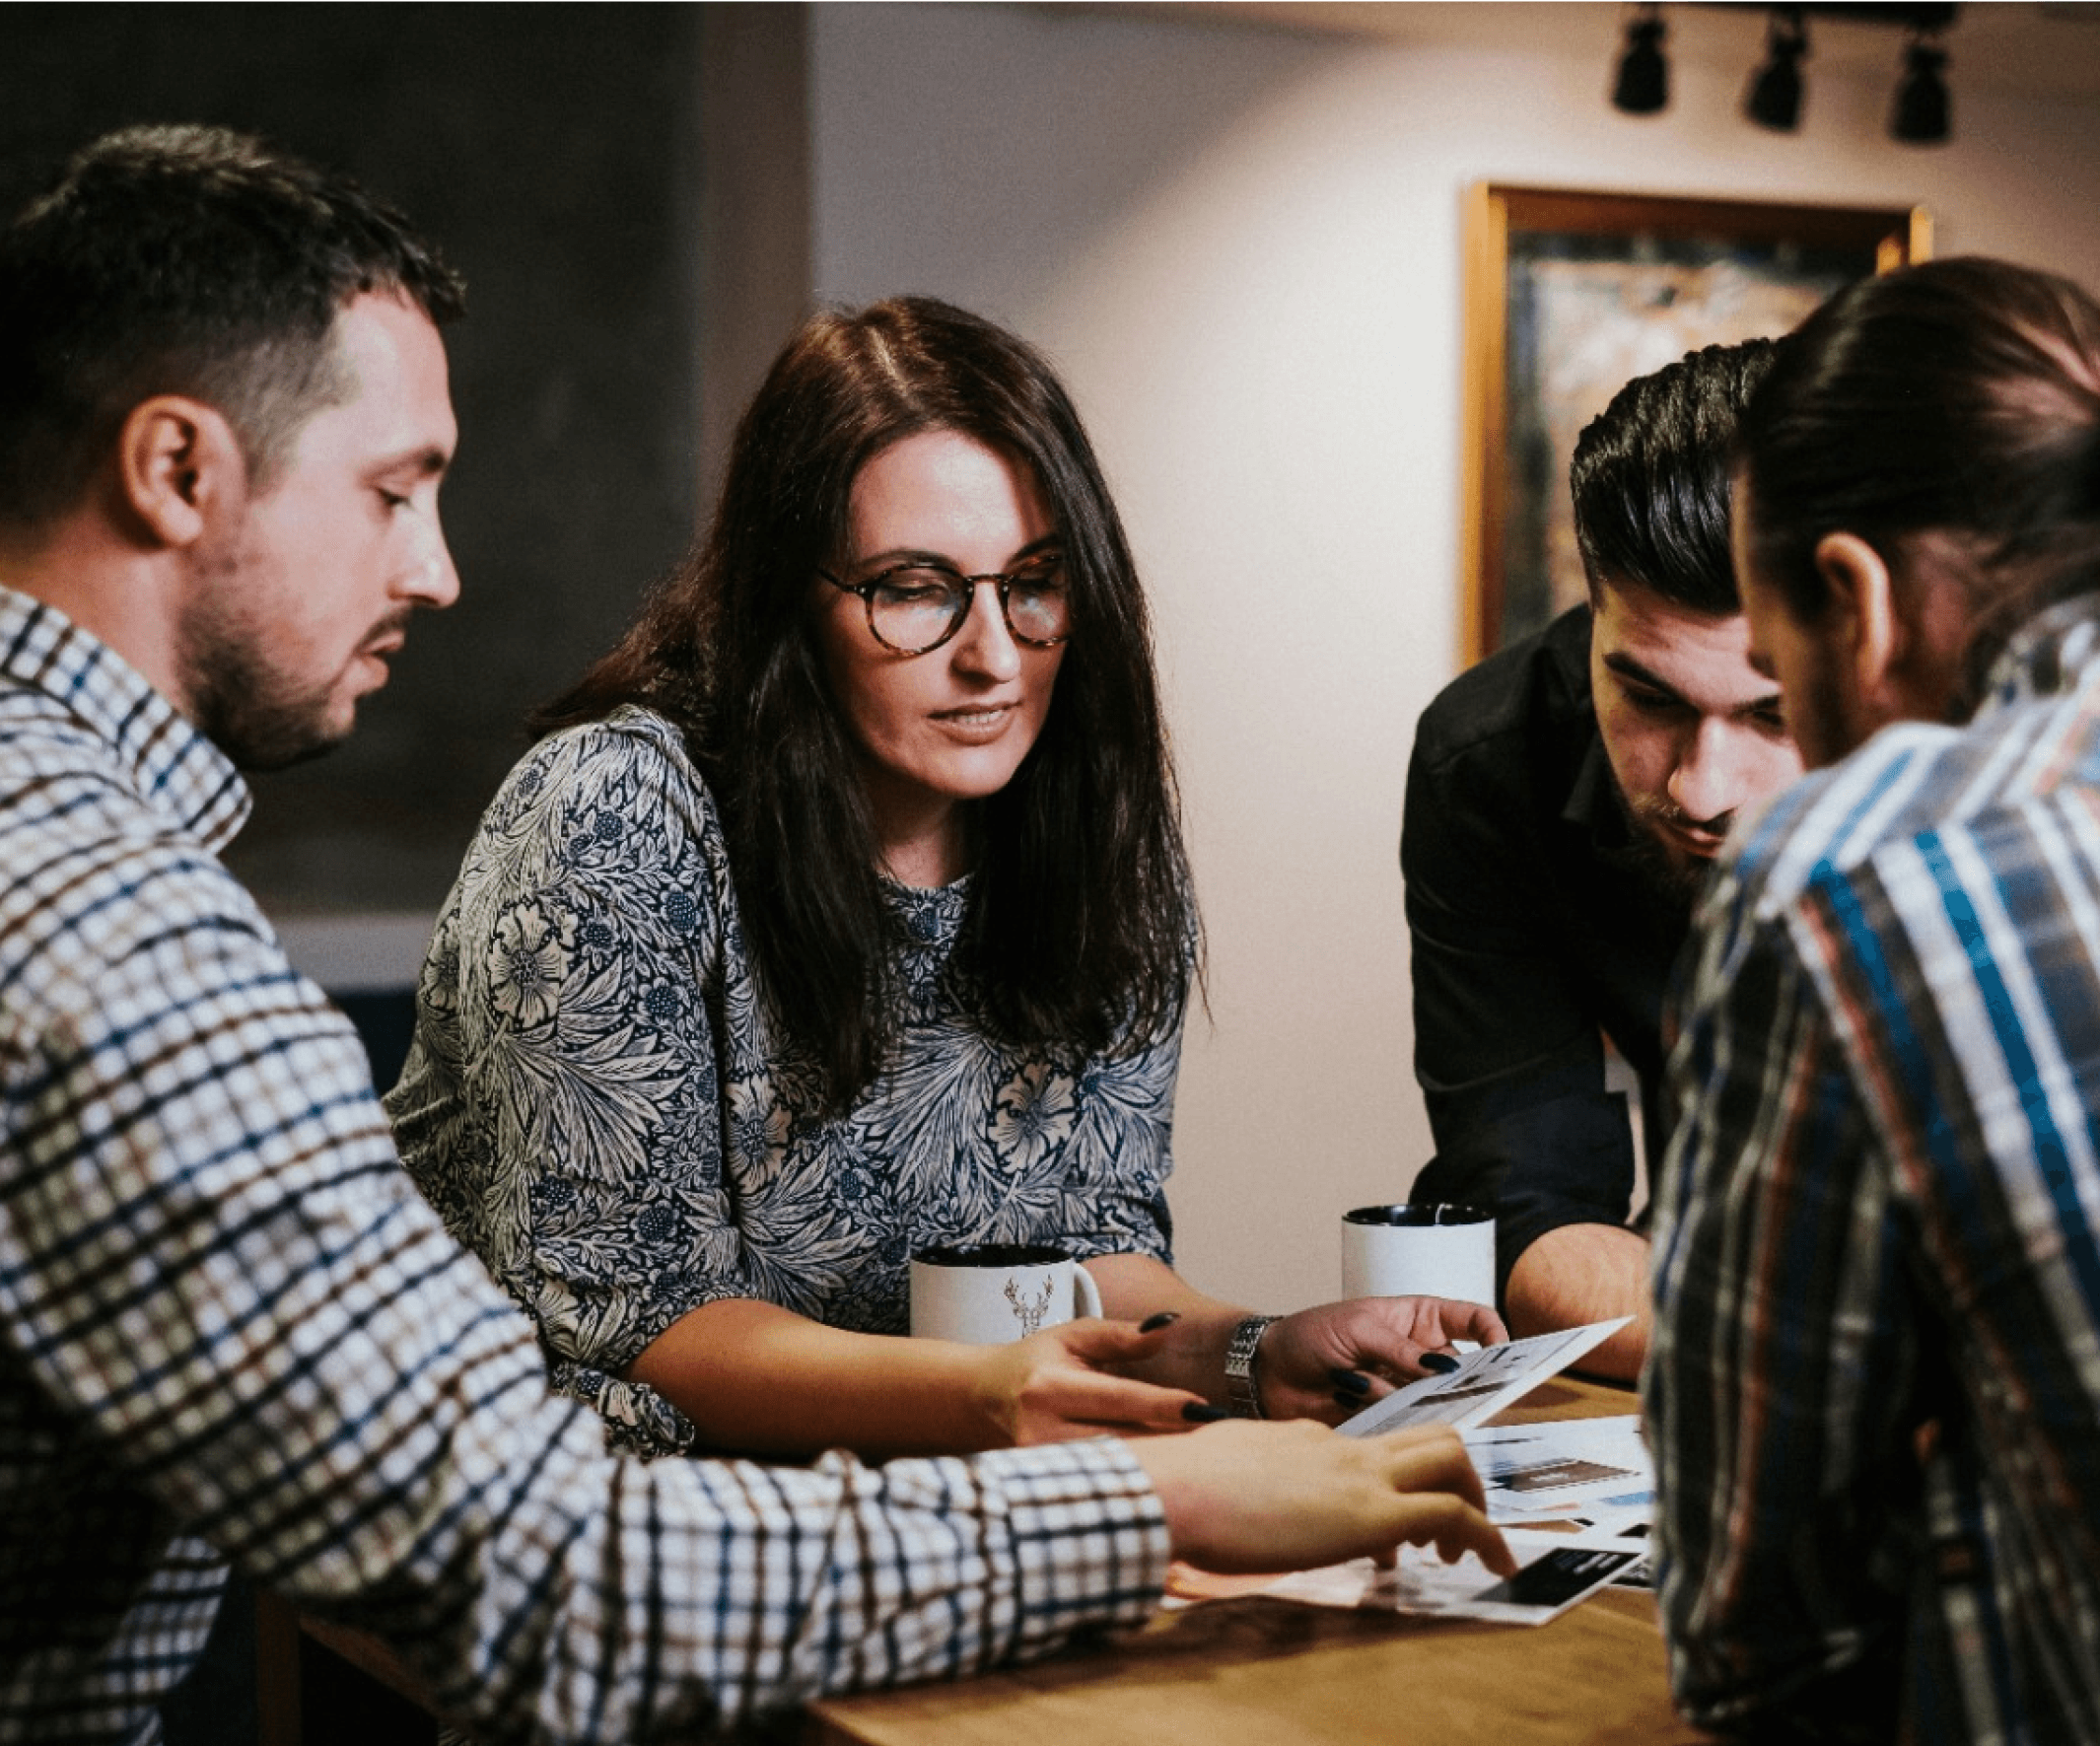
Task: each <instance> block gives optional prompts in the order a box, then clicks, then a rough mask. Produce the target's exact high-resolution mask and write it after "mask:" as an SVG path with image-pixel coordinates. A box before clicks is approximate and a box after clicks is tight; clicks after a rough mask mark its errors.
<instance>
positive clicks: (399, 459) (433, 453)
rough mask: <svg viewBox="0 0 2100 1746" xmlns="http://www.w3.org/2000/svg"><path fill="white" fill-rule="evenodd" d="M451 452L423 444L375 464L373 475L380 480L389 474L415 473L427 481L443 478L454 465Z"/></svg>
mask: <svg viewBox="0 0 2100 1746" xmlns="http://www.w3.org/2000/svg"><path fill="white" fill-rule="evenodd" d="M452 462H453V457H452V453H451V451H450V450H446V449H441V448H440V447H439V446H438V445H437V444H435V443H426V444H421V445H419V446H417V447H416V448H413V449H404V450H402V451H401V453H400V454H389V455H386V456H385V458H383V459H381V460H379V461H376V462H375V463H374V464H373V468H372V474H373V477H374V478H379V477H382V476H384V475H385V474H387V473H415V474H416V475H417V476H419V477H421V478H425V479H429V478H437V477H442V476H443V474H444V472H445V470H446V468H448V467H449V466H451V465H452Z"/></svg>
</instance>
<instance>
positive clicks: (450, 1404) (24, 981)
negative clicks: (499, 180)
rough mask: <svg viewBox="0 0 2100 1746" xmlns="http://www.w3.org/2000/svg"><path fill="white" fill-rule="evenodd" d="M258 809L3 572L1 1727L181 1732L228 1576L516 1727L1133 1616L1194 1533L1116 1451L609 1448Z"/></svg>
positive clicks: (686, 1715)
mask: <svg viewBox="0 0 2100 1746" xmlns="http://www.w3.org/2000/svg"><path fill="white" fill-rule="evenodd" d="M247 804H248V801H247V793H246V790H245V786H244V785H243V783H242V782H241V780H240V778H239V777H238V776H237V775H236V773H235V772H234V770H233V769H232V768H231V767H230V766H229V765H228V763H227V762H226V761H225V759H224V758H223V757H221V756H220V754H219V753H218V752H217V751H216V750H215V749H213V748H212V747H211V746H210V745H208V744H207V743H206V742H205V741H204V740H202V739H201V738H200V737H198V735H197V734H196V733H193V732H192V731H191V730H190V729H189V728H188V727H187V726H186V725H185V724H184V723H183V722H182V721H181V719H180V718H179V717H178V716H177V715H176V714H175V712H174V711H173V710H172V709H171V708H170V706H169V705H168V704H167V702H166V701H165V700H164V699H163V698H161V697H160V696H159V694H158V693H156V692H155V691H154V690H153V689H152V688H151V687H150V686H149V685H148V684H147V683H146V682H145V681H144V680H143V679H142V678H141V677H140V676H139V675H138V674H137V673H136V672H134V671H132V670H131V669H130V668H129V667H128V666H126V665H125V664H124V663H122V662H121V661H119V660H118V659H116V657H114V656H113V655H112V654H111V653H110V652H109V651H108V650H107V649H106V648H105V647H104V646H103V645H101V644H100V643H98V642H97V641H96V640H95V639H94V638H92V637H90V636H88V635H87V634H85V633H84V632H82V631H81V630H79V629H77V628H76V627H74V626H73V625H71V624H69V623H68V622H67V621H66V619H65V618H63V617H62V616H61V615H60V614H59V613H57V612H55V611H53V610H51V609H50V608H49V607H47V606H43V605H40V604H38V603H37V602H35V600H32V599H29V598H27V597H25V596H23V595H21V594H14V593H11V592H9V591H7V590H5V589H0V866H4V868H5V873H4V877H0V1121H4V1123H5V1127H4V1133H0V1740H9V1741H13V1740H37V1741H46V1740H61V1739H64V1740H73V1739H96V1740H112V1741H119V1740H120V1741H150V1740H152V1739H154V1738H155V1737H156V1736H157V1735H158V1732H159V1721H158V1713H157V1708H156V1707H157V1702H158V1699H159V1698H160V1696H161V1695H162V1694H164V1693H165V1692H167V1691H168V1690H169V1689H170V1688H171V1687H172V1686H173V1685H174V1684H175V1683H176V1682H177V1681H178V1680H179V1679H180V1678H181V1677H182V1675H183V1673H184V1672H185V1670H186V1669H187V1667H188V1666H189V1664H190V1662H191V1661H192V1660H193V1658H194V1656H195V1654H196V1652H197V1650H198V1648H199V1647H200V1646H201V1645H202V1642H203V1640H204V1636H205V1633H206V1631H207V1629H208V1627H209V1625H210V1622H211V1618H212V1615H213V1613H214V1611H215V1609H216V1606H217V1603H218V1594H219V1589H220V1585H221V1582H222V1579H223V1573H224V1568H225V1566H224V1562H223V1561H224V1560H227V1559H231V1560H233V1561H234V1562H236V1563H238V1564H240V1565H241V1566H242V1567H243V1568H244V1569H245V1570H246V1571H248V1572H249V1573H250V1574H252V1575H253V1576H254V1577H255V1578H256V1579H257V1580H258V1581H259V1582H261V1583H262V1584H264V1585H265V1586H268V1587H271V1588H274V1589H276V1590H278V1591H279V1592H281V1593H283V1594H284V1595H286V1596H288V1597H289V1598H290V1599H292V1600H293V1601H294V1602H296V1603H297V1604H299V1605H300V1606H302V1607H306V1608H309V1609H312V1610H315V1611H317V1612H321V1613H325V1614H327V1615H329V1616H331V1617H334V1618H337V1619H340V1620H343V1621H345V1622H348V1623H351V1624H355V1625H359V1626H362V1627H365V1628H367V1629H371V1630H375V1631H378V1632H380V1633H383V1634H384V1635H385V1636H386V1637H387V1638H388V1639H390V1640H391V1641H392V1642H393V1643H394V1645H395V1646H396V1647H397V1648H398V1649H399V1650H400V1651H401V1652H402V1653H403V1654H404V1655H405V1656H406V1657H407V1658H408V1659H409V1660H410V1662H411V1663H412V1664H414V1665H415V1666H416V1667H417V1668H418V1669H419V1670H420V1671H421V1672H422V1673H423V1675H424V1676H425V1677H426V1678H427V1679H429V1680H430V1682H431V1683H432V1685H433V1687H434V1688H435V1689H436V1690H437V1691H438V1692H439V1693H441V1694H442V1696H443V1698H444V1700H445V1702H446V1704H447V1705H448V1707H449V1708H451V1709H452V1710H454V1711H456V1712H457V1714H458V1716H459V1717H460V1718H461V1719H462V1720H464V1721H465V1722H467V1723H468V1724H469V1725H470V1726H471V1727H473V1728H474V1730H475V1731H476V1733H477V1735H479V1736H482V1737H488V1738H509V1737H548V1738H558V1739H576V1740H582V1739H594V1740H629V1739H638V1738H641V1737H643V1735H644V1734H645V1733H646V1734H648V1736H649V1737H651V1738H657V1737H661V1736H662V1734H663V1733H664V1732H665V1731H668V1732H671V1733H690V1734H695V1735H697V1734H705V1733H706V1732H708V1731H710V1730H711V1729H714V1728H717V1727H720V1726H722V1725H724V1724H726V1723H728V1722H730V1721H733V1720H735V1719H736V1718H739V1717H741V1716H743V1715H744V1714H746V1713H748V1712H750V1711H754V1710H757V1709H762V1708H765V1707H769V1706H775V1705H782V1704H788V1703H793V1702H795V1701H798V1700H802V1699H805V1698H808V1697H810V1696H813V1695H815V1694H817V1693H820V1692H825V1691H835V1690H842V1689H846V1688H849V1687H853V1686H859V1685H866V1684H873V1683H878V1682H884V1681H890V1680H897V1679H905V1678H910V1677H914V1676H920V1675H927V1674H936V1673H954V1672H965V1671H969V1670H972V1669H976V1668H981V1667H984V1666H987V1665H989V1664H992V1663H995V1662H997V1661H1000V1660H1003V1659H1005V1658H1008V1657H1010V1656H1012V1655H1014V1654H1015V1653H1021V1652H1028V1651H1034V1650H1039V1649H1041V1648H1043V1647H1045V1646H1048V1645H1049V1644H1052V1643H1054V1642H1056V1641H1059V1640H1061V1639H1062V1638H1064V1637H1065V1636H1067V1635H1069V1633H1070V1632H1071V1631H1072V1630H1073V1629H1074V1628H1076V1627H1077V1626H1080V1625H1082V1624H1086V1623H1091V1622H1104V1623H1117V1622H1129V1621H1133V1620H1136V1619H1139V1618H1142V1617H1144V1616H1145V1614H1146V1613H1147V1611H1148V1610H1149V1608H1150V1606H1151V1604H1152V1602H1153V1601H1154V1599H1155V1597H1156V1595H1157V1593H1158V1590H1159V1587H1160V1584H1161V1582H1162V1580H1163V1578H1164V1574H1165V1568H1166V1559H1167V1537H1166V1531H1165V1525H1164V1520H1163V1517H1162V1514H1161V1511H1160V1508H1159V1503H1158V1500H1157V1499H1156V1497H1155V1495H1154V1494H1153V1493H1152V1491H1151V1490H1150V1488H1149V1487H1148V1486H1147V1484H1146V1483H1145V1480H1144V1477H1143V1473H1142V1471H1141V1470H1140V1469H1139V1468H1138V1466H1137V1464H1136V1462H1135V1461H1134V1460H1133V1459H1132V1458H1131V1456H1130V1454H1129V1453H1128V1451H1127V1450H1126V1449H1125V1448H1124V1446H1123V1445H1122V1444H1120V1443H1118V1442H1115V1441H1098V1442H1089V1443H1078V1444H1062V1445H1056V1446H1053V1447H1050V1448H1045V1449H1026V1450H1011V1451H1003V1452H1000V1453H997V1454H992V1455H987V1456H981V1457H979V1458H977V1459H975V1460H971V1461H959V1460H928V1461H894V1462H891V1463H890V1464H889V1465H887V1466H886V1467H884V1468H882V1469H881V1470H879V1471H875V1470H871V1469H868V1468H865V1467H863V1466H861V1465H859V1464H857V1463H856V1462H854V1461H852V1460H851V1459H849V1458H846V1457H843V1456H829V1457H826V1458H825V1459H824V1460H823V1461H821V1462H819V1463H818V1464H817V1465H816V1466H815V1467H814V1468H812V1469H769V1468H764V1467H760V1466H756V1465H752V1464H748V1463H729V1462H702V1461H685V1460H669V1461H660V1462H654V1463H648V1464H644V1463H641V1462H635V1461H626V1460H621V1459H618V1458H616V1457H613V1456H610V1455H608V1454H607V1453H606V1452H605V1449H604V1447H603V1441H602V1434H601V1432H600V1430H599V1428H598V1426H597V1423H596V1421H595V1419H594V1418H593V1417H592V1416H591V1415H590V1414H589V1413H587V1412H585V1411H584V1410H582V1409H580V1408H577V1407H575V1406H573V1405H570V1404H568V1403H561V1402H556V1401H553V1400H551V1399H549V1398H548V1396H547V1393H546V1382H545V1371H544V1367H543V1363H542V1360H541V1358H540V1354H539V1350H538V1347H537V1345H536V1344H535V1342H534V1339H533V1335H532V1330H531V1327H530V1325H529V1323H528V1322H527V1321H526V1320H525V1317H523V1316H522V1315H521V1314H520V1313H519V1312H518V1310H517V1309H516V1308H515V1307H514V1306H513V1305H512V1304H511V1303H510V1302H509V1301H508V1299H506V1298H505V1297H504V1295H503V1294H502V1293H501V1292H498V1291H497V1290H496V1288H495V1287H494V1286H493V1285H492V1284H491V1283H490V1281H489V1279H488V1277H487V1275H486V1274H485V1273H484V1272H483V1271H482V1269H481V1267H480V1265H479V1264H478V1263H477V1262H475V1261H473V1260H472V1259H470V1258H469V1257H468V1256H466V1255H465V1254H464V1253H463V1252H462V1251H461V1250H460V1249H459V1248H458V1247H457V1246H456V1245H455V1243H454V1242H453V1241H452V1239H451V1238H450V1237H448V1236H447V1235H446V1234H445V1231H444V1228H443V1226H442V1225H441V1224H440V1223H439V1222H438V1219H437V1216H436V1215H435V1214H434V1213H433V1212H431V1210H430V1209H429V1207H428V1206H427V1205H426V1204H425V1202H424V1201H423V1199H422V1197H421V1196H419V1195H418V1194H417V1193H416V1192H415V1190H414V1188H413V1187H412V1186H411V1185H410V1184H409V1182H408V1180H407V1178H406V1177H405V1176H404V1175H403V1174H402V1173H401V1171H400V1169H399V1166H398V1165H397V1163H396V1161H395V1158H394V1152H393V1148H392V1144H391V1141H390V1140H389V1138H388V1135H387V1130H386V1124H385V1118H384V1117H383V1116H382V1114H381V1111H380V1108H379V1105H378V1104H377V1103H376V1102H375V1101H374V1099H373V1095H372V1088H371V1084H370V1082H369V1079H368V1077H367V1070H366V1065H365V1058H364V1054H363V1051H362V1050H361V1048H360V1047H359V1045H358V1041H357V1038H356V1035H355V1033H354V1032H353V1031H352V1030H351V1028H350V1026H349V1024H348V1023H347V1021H346V1020H344V1019H343V1018H342V1017H341V1016H340V1015H339V1014H338V1013H335V1012H334V1010H333V1009H332V1008H330V1007H329V1005H328V1004H327V1002H326V1000H325V999H324V998H323V997H322V996H321V994H320V993H319V991H318V990H316V989H315V988H314V987H313V985H312V984H310V983H308V982H306V981H305V980H303V979H302V978H301V977H300V976H298V975H297V974H296V973H295V972H294V971H293V969H292V968H291V966H290V965H289V964H288V963H287V962H286V960H285V958H284V954H283V953H282V952H281V951H280V950H279V948H278V946H277V943H276V942H275V940H274V939H273V938H272V936H271V933H270V930H269V927H268V926H267V924H266V923H265V922H264V920H263V918H262V916H261V914H260V913H259V912H258V911H257V910H256V908H255V907H254V905H253V903H252V902H251V901H250V899H249V898H248V896H247V894H246V893H245V891H244V890H243V889H242V887H241V885H240V884H239V882H238V881H236V880H235V879H234V878H233V877H232V876H231V875H230V874H229V873H227V871H226V870H225V868H224V867H222V866H221V865H220V863H219V861H218V859H217V856H216V853H215V851H216V849H217V848H218V847H219V846H220V845H222V844H223V843H224V842H225V841H226V840H227V839H228V838H229V837H231V836H232V835H233V833H234V831H235V830H236V829H237V828H238V827H239V825H240V823H241V822H242V820H243V819H244V817H245V815H246V810H247Z"/></svg>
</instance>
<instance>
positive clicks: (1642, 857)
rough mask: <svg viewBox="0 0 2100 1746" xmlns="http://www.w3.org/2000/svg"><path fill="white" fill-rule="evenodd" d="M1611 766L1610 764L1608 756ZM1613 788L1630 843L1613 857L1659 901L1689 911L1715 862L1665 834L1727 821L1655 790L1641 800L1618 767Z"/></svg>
mask: <svg viewBox="0 0 2100 1746" xmlns="http://www.w3.org/2000/svg"><path fill="white" fill-rule="evenodd" d="M1606 767H1607V768H1609V761H1608V760H1607V763H1606ZM1611 792H1612V797H1613V799H1615V800H1616V801H1617V802H1618V803H1619V814H1620V816H1621V817H1622V818H1624V819H1625V821H1626V847H1625V848H1624V850H1622V851H1621V852H1620V853H1619V854H1618V855H1616V856H1614V857H1613V859H1614V860H1615V861H1618V862H1619V863H1620V865H1622V866H1623V867H1625V868H1627V869H1628V870H1629V871H1630V872H1631V873H1633V874H1634V876H1635V877H1636V878H1638V879H1639V880H1640V881H1641V882H1642V883H1643V884H1644V885H1645V886H1646V887H1647V889H1648V891H1649V893H1650V894H1651V895H1652V896H1653V897H1654V898H1655V900H1656V901H1657V902H1658V903H1660V904H1662V905H1663V906H1664V907H1666V908H1667V909H1669V910H1670V911H1672V912H1673V913H1677V914H1685V915H1689V914H1690V913H1691V909H1692V905H1693V904H1694V903H1696V902H1698V900H1699V894H1700V892H1701V891H1703V890H1704V889H1705V888H1706V883H1707V875H1708V873H1711V872H1712V871H1713V868H1714V864H1713V862H1711V861H1709V860H1707V859H1706V858H1705V857H1704V856H1700V855H1694V854H1692V853H1691V852H1690V851H1688V850H1685V849H1680V848H1679V847H1678V846H1677V845H1676V844H1675V843H1672V842H1671V841H1670V840H1669V839H1668V838H1667V837H1666V836H1665V835H1664V834H1663V831H1664V827H1665V826H1670V825H1677V826H1682V827H1686V828H1690V827H1693V826H1703V827H1705V828H1706V829H1708V830H1713V829H1715V824H1716V822H1718V823H1719V824H1720V825H1721V826H1722V827H1723V828H1725V825H1726V823H1727V820H1726V819H1725V818H1723V819H1721V820H1719V821H1715V820H1714V819H1710V818H1694V817H1692V816H1691V814H1690V813H1688V812H1686V811H1685V810H1684V809H1683V808H1682V807H1679V806H1676V805H1673V804H1672V803H1670V802H1668V801H1665V800H1659V799H1657V798H1655V797H1654V796H1652V795H1644V796H1642V797H1641V798H1640V799H1639V800H1636V799H1635V798H1634V797H1633V796H1632V795H1630V794H1628V793H1627V792H1626V790H1625V789H1624V788H1622V787H1620V786H1619V774H1618V772H1617V771H1616V770H1614V771H1612V778H1611Z"/></svg>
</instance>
